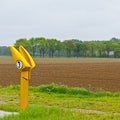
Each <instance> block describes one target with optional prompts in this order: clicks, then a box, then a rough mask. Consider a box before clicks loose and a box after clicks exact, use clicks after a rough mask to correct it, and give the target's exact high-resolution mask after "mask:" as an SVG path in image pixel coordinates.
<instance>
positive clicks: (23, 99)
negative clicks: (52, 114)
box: [20, 71, 29, 111]
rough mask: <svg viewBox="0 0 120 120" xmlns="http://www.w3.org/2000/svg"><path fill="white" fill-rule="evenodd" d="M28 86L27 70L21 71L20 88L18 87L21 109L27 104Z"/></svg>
mask: <svg viewBox="0 0 120 120" xmlns="http://www.w3.org/2000/svg"><path fill="white" fill-rule="evenodd" d="M28 86H29V71H22V72H21V89H20V109H21V110H22V111H23V110H25V109H26V108H27V106H28Z"/></svg>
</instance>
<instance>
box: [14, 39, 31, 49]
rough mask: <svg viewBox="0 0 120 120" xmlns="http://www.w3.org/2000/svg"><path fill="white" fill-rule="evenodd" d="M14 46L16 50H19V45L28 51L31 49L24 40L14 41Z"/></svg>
mask: <svg viewBox="0 0 120 120" xmlns="http://www.w3.org/2000/svg"><path fill="white" fill-rule="evenodd" d="M14 45H15V47H16V48H17V49H18V48H19V46H20V45H22V46H23V47H25V48H26V49H28V50H30V48H31V45H30V43H29V41H28V40H27V39H25V38H21V39H18V40H16V43H15V44H14Z"/></svg>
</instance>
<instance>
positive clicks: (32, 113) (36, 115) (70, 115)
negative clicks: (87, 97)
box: [0, 106, 120, 120]
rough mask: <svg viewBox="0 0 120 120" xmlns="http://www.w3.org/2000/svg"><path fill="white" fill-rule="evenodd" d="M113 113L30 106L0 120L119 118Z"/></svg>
mask: <svg viewBox="0 0 120 120" xmlns="http://www.w3.org/2000/svg"><path fill="white" fill-rule="evenodd" d="M119 119H120V116H118V115H113V114H106V115H104V114H95V113H88V114H86V113H84V112H79V111H71V110H64V109H61V108H56V107H43V106H31V107H29V108H28V109H27V110H26V111H24V112H20V113H19V114H18V115H10V116H6V117H4V118H1V119H0V120H119Z"/></svg>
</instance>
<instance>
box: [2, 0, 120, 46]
mask: <svg viewBox="0 0 120 120" xmlns="http://www.w3.org/2000/svg"><path fill="white" fill-rule="evenodd" d="M32 37H45V38H56V39H58V40H67V39H79V40H103V39H104V40H109V39H111V38H112V37H117V38H120V0H0V46H4V45H8V46H9V45H13V44H14V43H15V41H16V40H17V39H20V38H27V39H30V38H32Z"/></svg>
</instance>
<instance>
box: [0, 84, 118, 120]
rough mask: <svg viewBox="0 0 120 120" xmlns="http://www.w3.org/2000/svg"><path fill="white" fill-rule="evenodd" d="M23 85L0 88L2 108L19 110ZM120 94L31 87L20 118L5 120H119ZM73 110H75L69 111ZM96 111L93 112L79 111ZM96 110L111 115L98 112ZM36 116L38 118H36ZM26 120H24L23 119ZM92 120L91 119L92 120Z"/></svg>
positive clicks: (43, 86) (59, 87) (66, 88)
mask: <svg viewBox="0 0 120 120" xmlns="http://www.w3.org/2000/svg"><path fill="white" fill-rule="evenodd" d="M19 96H20V86H9V87H4V88H3V87H0V109H1V110H6V111H18V112H20V110H19V102H20V100H19V99H20V98H19ZM119 100H120V93H111V92H102V91H98V92H92V91H89V90H86V89H83V88H69V87H67V86H65V85H56V84H54V83H53V84H51V85H42V86H38V87H29V107H28V109H27V110H26V111H24V112H20V114H19V115H17V116H16V115H15V116H11V117H5V118H4V119H5V120H8V119H9V120H11V119H12V120H14V119H15V120H34V119H35V120H37V119H41V120H96V119H97V120H113V119H115V120H117V119H118V120H119V119H120V115H115V114H114V113H120V102H119ZM70 109H72V111H71V110H70ZM80 109H85V110H93V113H86V111H85V112H80V111H79V110H80ZM94 110H97V111H102V112H107V113H108V114H100V113H95V112H94ZM35 116H36V117H35ZM23 118H24V119H23ZM91 118H92V119H91Z"/></svg>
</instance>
